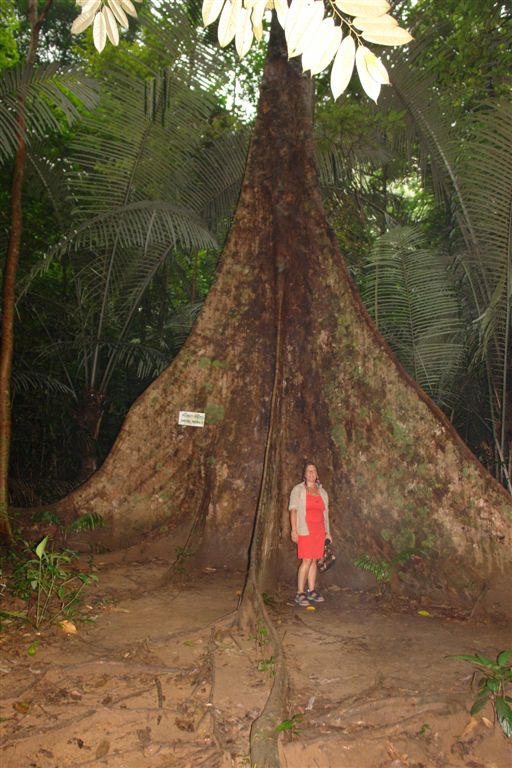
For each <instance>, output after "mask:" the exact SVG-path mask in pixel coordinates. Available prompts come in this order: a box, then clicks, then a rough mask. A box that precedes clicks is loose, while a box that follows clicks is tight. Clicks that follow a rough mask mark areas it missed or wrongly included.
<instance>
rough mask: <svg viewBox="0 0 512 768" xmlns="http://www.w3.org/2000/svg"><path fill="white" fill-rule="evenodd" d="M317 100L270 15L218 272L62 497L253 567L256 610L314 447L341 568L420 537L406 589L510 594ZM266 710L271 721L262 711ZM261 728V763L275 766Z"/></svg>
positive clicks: (496, 492)
mask: <svg viewBox="0 0 512 768" xmlns="http://www.w3.org/2000/svg"><path fill="white" fill-rule="evenodd" d="M312 113H313V88H312V83H311V80H310V79H309V78H308V77H304V76H302V74H301V72H300V68H299V67H298V66H297V64H296V62H293V61H292V62H290V61H288V58H287V52H286V46H285V41H284V37H283V35H282V32H281V30H280V27H279V25H278V24H277V23H276V22H275V19H274V22H273V28H272V32H271V37H270V42H269V48H268V56H267V62H266V66H265V71H264V75H263V81H262V86H261V93H260V100H259V108H258V116H257V120H256V126H255V130H254V135H253V138H252V142H251V147H250V151H249V158H248V163H247V169H246V175H245V181H244V184H243V188H242V193H241V197H240V200H239V204H238V209H237V212H236V215H235V219H234V222H233V225H232V228H231V232H230V235H229V238H228V241H227V243H226V246H225V248H224V253H223V257H222V261H221V264H220V267H219V271H218V275H217V279H216V282H215V284H214V286H213V288H212V290H211V291H210V293H209V295H208V298H207V301H206V303H205V305H204V307H203V310H202V313H201V315H200V317H199V319H198V321H197V323H196V325H195V327H194V329H193V330H192V333H191V335H190V336H189V338H188V340H187V342H186V344H185V346H184V347H183V348H182V350H181V352H180V354H179V355H178V357H177V358H176V359H175V361H174V362H173V363H172V365H171V366H170V367H169V368H168V369H167V370H166V371H165V372H164V373H163V374H162V375H161V376H160V377H159V379H157V381H156V382H154V383H153V384H152V385H151V386H150V387H149V388H148V390H147V391H146V392H145V393H144V394H143V395H142V396H141V397H140V398H139V400H138V401H137V402H136V403H135V405H134V406H133V407H132V409H131V411H130V413H129V414H128V416H127V419H126V421H125V424H124V426H123V428H122V430H121V433H120V435H119V438H118V440H117V442H116V444H115V445H114V447H113V449H112V451H111V453H110V455H109V456H108V458H107V460H106V461H105V463H104V465H103V466H102V467H101V469H100V470H99V471H98V472H97V473H96V474H95V475H94V476H93V477H92V478H90V479H89V480H88V481H87V482H86V483H85V484H84V485H83V486H82V487H81V488H79V489H78V490H77V491H76V492H74V493H73V494H72V495H71V496H69V497H67V498H66V499H64V500H62V502H61V503H60V504H59V508H60V510H61V511H62V513H63V514H64V515H66V516H69V517H72V516H76V515H80V514H84V513H86V512H89V511H91V510H94V511H96V512H100V513H101V514H103V515H104V517H105V519H106V521H107V522H108V527H107V528H106V529H105V533H102V538H103V541H104V543H105V544H108V545H110V546H121V545H123V544H128V543H130V542H136V541H137V540H139V538H140V536H141V534H142V533H144V532H145V531H148V530H150V529H152V528H156V527H157V526H159V525H162V524H165V525H166V526H170V527H171V529H172V530H173V532H174V535H175V537H176V543H181V542H183V541H184V540H185V539H186V538H187V537H188V538H189V539H190V540H191V541H193V542H196V550H197V554H198V556H203V557H205V558H207V559H208V562H209V563H210V564H216V563H217V564H225V563H226V562H229V563H230V564H232V565H234V564H237V565H240V566H244V567H247V573H248V578H247V586H246V590H245V592H244V600H243V606H244V607H245V608H246V609H247V610H248V611H249V610H250V608H251V606H252V607H253V608H254V607H256V609H257V610H262V611H263V610H264V607H263V606H262V603H261V599H260V598H259V595H260V593H261V591H262V590H263V589H264V588H268V584H269V582H271V580H272V579H273V578H274V577H275V575H276V573H278V572H279V567H278V565H279V562H282V561H280V559H279V554H280V553H284V554H286V555H287V560H288V561H289V562H290V568H291V561H292V554H291V547H290V545H289V544H288V532H289V527H288V520H287V512H286V506H287V505H286V502H287V496H288V491H289V488H290V486H291V485H292V484H293V483H294V482H296V479H297V477H298V475H299V473H300V469H301V465H302V463H303V461H304V459H305V458H306V457H308V458H313V457H314V458H316V460H317V461H318V463H319V465H320V467H321V469H322V479H323V481H324V483H325V484H326V486H327V487H328V488H329V490H330V491H331V498H332V509H333V517H334V534H335V540H336V541H337V544H338V549H339V552H340V564H342V568H341V569H342V571H343V572H344V573H345V574H346V576H347V577H349V576H350V572H351V571H350V566H349V563H350V560H351V558H352V556H353V555H354V554H356V553H359V552H362V551H363V552H365V551H366V552H370V553H375V554H377V553H382V554H384V555H386V556H393V555H394V554H400V553H402V552H403V551H404V550H407V549H414V550H415V551H416V553H417V557H416V559H415V560H414V561H412V562H411V566H410V568H409V569H408V571H407V572H406V573H405V575H404V578H403V581H402V588H403V589H405V590H407V591H409V592H414V591H417V590H421V591H422V593H423V594H425V593H428V594H430V595H434V596H435V595H436V594H438V595H439V594H442V597H443V600H444V599H446V594H452V595H453V596H454V599H457V600H458V601H460V602H462V603H466V604H468V605H473V603H474V601H475V600H477V599H480V600H481V604H485V603H486V602H487V604H493V603H498V604H499V605H500V606H501V608H502V609H504V610H510V603H509V601H507V599H506V593H502V594H500V592H499V589H500V588H501V587H503V584H504V576H510V572H511V557H510V544H511V543H512V526H511V517H512V505H511V502H510V497H509V496H508V495H507V494H506V492H505V491H504V490H503V488H501V487H500V486H499V485H498V484H497V483H496V482H495V481H494V480H493V478H492V477H490V475H488V474H487V473H486V472H485V470H484V469H483V468H482V467H481V466H480V465H479V464H478V462H477V461H476V460H475V458H474V457H473V456H472V454H471V453H470V452H469V450H468V449H467V448H466V446H465V445H464V444H463V443H462V441H461V440H460V438H459V437H458V436H457V434H456V433H455V432H454V430H453V428H452V427H451V425H450V424H449V422H448V421H447V420H446V419H445V418H444V416H443V415H442V414H441V413H440V411H439V410H438V409H437V408H436V406H435V405H434V404H433V403H432V402H431V401H430V400H429V398H428V397H427V396H426V395H425V394H424V393H423V391H422V390H421V389H420V388H419V387H418V386H417V385H416V384H415V383H414V382H413V381H412V380H411V379H410V377H409V376H408V375H407V374H406V373H405V372H404V371H403V369H402V368H401V367H400V366H399V364H398V363H397V362H396V360H395V358H394V356H393V354H392V353H391V352H390V350H389V348H388V347H387V345H386V344H385V342H384V341H383V339H382V338H381V337H380V336H379V334H378V333H377V331H376V329H375V327H374V325H373V323H372V322H371V320H370V319H369V317H368V315H367V312H366V311H365V309H364V306H363V305H362V302H361V300H360V298H359V296H358V294H357V292H356V291H355V288H354V286H353V284H352V282H351V280H350V278H349V275H348V273H347V270H346V267H345V265H344V262H343V259H342V256H341V254H340V253H339V250H338V247H337V243H336V239H335V237H334V235H333V233H332V231H331V229H330V227H329V225H328V223H327V221H326V217H325V214H324V210H323V205H322V199H321V195H320V192H319V188H318V181H317V175H316V169H315V163H314V152H313V134H312V121H313V114H312ZM180 410H189V411H201V412H204V413H205V414H206V425H205V427H204V428H202V429H201V428H197V427H187V426H180V425H179V424H178V412H179V411H180ZM281 672H282V666H281V665H280V664H278V675H277V677H276V683H275V685H274V689H273V691H278V690H281V691H282V689H283V675H282V673H281ZM274 698H275V697H274ZM277 698H279V697H277ZM272 706H273V707H274V708H275V711H276V712H277V711H278V708H279V702H277V703H276V701H274V700H273V701H272ZM267 714H268V710H267ZM260 726H261V728H260V733H261V731H263V732H264V731H265V730H267V733H269V734H270V733H271V732H273V733H274V735H275V723H274V726H272V718H271V717H270V718H268V719H267V718H266V713H265V712H264V713H263V715H262V719H260ZM256 742H257V739H255V740H254V741H253V746H254V749H253V750H252V755H251V756H252V758H253V761H254V762H257V763H258V764H261V765H277V764H278V759H277V757H276V755H275V753H274V755H268V754H267V753H265V750H263V751H262V752H260V751H258V747H257V744H256Z"/></svg>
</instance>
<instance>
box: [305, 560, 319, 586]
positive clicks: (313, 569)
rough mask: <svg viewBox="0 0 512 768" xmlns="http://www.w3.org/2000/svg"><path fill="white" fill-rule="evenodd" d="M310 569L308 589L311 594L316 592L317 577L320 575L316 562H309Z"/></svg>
mask: <svg viewBox="0 0 512 768" xmlns="http://www.w3.org/2000/svg"><path fill="white" fill-rule="evenodd" d="M309 563H310V565H309V569H308V573H307V576H308V589H309V591H310V592H314V590H315V585H316V575H317V573H318V568H317V564H316V560H310V561H309Z"/></svg>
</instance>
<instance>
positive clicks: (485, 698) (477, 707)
mask: <svg viewBox="0 0 512 768" xmlns="http://www.w3.org/2000/svg"><path fill="white" fill-rule="evenodd" d="M488 701H489V697H488V696H482V698H481V699H477V700H476V701H475V703H474V704H473V706H472V707H471V710H470V714H471V715H473V716H474V715H477V714H478V713H479V712H480V710H481V709H483V708H484V707H485V705H486V704H487V702H488Z"/></svg>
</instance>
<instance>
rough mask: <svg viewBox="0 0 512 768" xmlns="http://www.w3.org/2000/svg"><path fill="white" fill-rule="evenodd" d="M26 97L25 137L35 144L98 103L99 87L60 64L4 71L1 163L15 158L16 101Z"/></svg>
mask: <svg viewBox="0 0 512 768" xmlns="http://www.w3.org/2000/svg"><path fill="white" fill-rule="evenodd" d="M22 93H23V94H25V96H26V119H27V130H26V138H27V140H28V141H32V140H33V139H36V138H43V137H45V136H46V135H47V134H48V132H49V131H57V132H59V131H60V130H61V129H62V128H63V126H64V125H65V124H66V122H67V123H68V124H71V123H73V122H75V121H76V120H77V119H79V118H80V117H81V116H82V114H83V110H84V109H92V108H93V107H94V106H95V104H96V103H97V84H96V83H95V82H94V81H93V80H91V79H90V78H88V77H86V76H85V75H84V74H83V73H80V72H78V71H76V70H66V69H64V68H62V67H60V66H59V65H57V64H53V63H52V64H45V65H43V66H41V67H39V68H38V69H32V68H30V67H28V66H26V65H24V64H19V65H16V66H15V67H12V68H10V69H7V70H5V71H4V72H3V73H2V74H1V76H0V161H1V162H4V161H5V160H6V159H8V158H11V157H13V155H14V153H15V151H16V147H17V142H18V137H19V130H18V126H17V123H16V112H17V101H18V98H19V97H20V95H21V94H22Z"/></svg>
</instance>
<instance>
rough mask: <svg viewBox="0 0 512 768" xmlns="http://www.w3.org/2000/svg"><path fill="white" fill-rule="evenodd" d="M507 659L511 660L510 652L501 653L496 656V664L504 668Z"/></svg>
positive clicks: (511, 653)
mask: <svg viewBox="0 0 512 768" xmlns="http://www.w3.org/2000/svg"><path fill="white" fill-rule="evenodd" d="M509 659H512V651H502V652H501V653H500V654H499V656H498V664H499V665H500V667H504V666H505V664H506V663H507V661H508V660H509Z"/></svg>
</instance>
